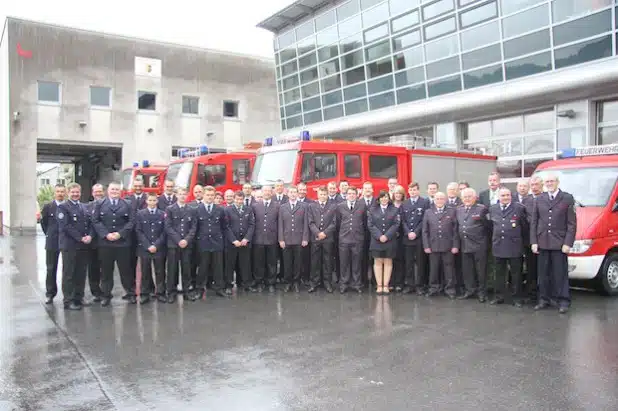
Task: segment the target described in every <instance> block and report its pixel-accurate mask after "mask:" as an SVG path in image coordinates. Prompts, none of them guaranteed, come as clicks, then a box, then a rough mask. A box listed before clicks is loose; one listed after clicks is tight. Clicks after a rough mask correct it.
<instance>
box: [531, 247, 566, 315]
mask: <svg viewBox="0 0 618 411" xmlns="http://www.w3.org/2000/svg"><path fill="white" fill-rule="evenodd" d="M568 270H569V266H568V256H567V255H566V254H564V253H563V252H562V250H539V266H538V274H539V302H546V303H548V302H550V301H551V300H552V299H553V300H556V302H557V303H558V305H560V306H561V307H568V306H569V305H571V290H570V289H569V271H568Z"/></svg>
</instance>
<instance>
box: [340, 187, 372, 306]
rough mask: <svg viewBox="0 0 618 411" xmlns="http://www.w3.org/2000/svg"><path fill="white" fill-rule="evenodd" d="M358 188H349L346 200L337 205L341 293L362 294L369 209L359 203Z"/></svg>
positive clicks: (361, 202) (362, 203)
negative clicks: (349, 290) (363, 253)
mask: <svg viewBox="0 0 618 411" xmlns="http://www.w3.org/2000/svg"><path fill="white" fill-rule="evenodd" d="M356 196H357V192H356V188H354V187H350V188H348V193H347V195H346V200H345V201H343V200H342V202H339V203H338V204H337V222H338V224H339V236H338V237H337V239H338V240H339V241H338V243H339V259H340V261H339V268H340V277H339V292H340V293H341V294H343V293H345V292H346V291H347V290H348V288H352V289H353V290H355V291H356V292H357V293H359V294H361V293H362V292H363V289H362V280H361V261H362V258H363V256H362V251H363V246H364V243H365V230H366V227H367V208H366V206H365V203H364V202H363V201H357V198H356Z"/></svg>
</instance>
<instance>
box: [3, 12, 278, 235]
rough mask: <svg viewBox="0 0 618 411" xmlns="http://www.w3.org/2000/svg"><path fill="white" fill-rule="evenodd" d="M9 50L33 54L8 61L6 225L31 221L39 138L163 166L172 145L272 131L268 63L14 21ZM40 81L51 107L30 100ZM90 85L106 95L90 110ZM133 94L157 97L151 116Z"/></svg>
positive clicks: (224, 141)
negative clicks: (14, 123)
mask: <svg viewBox="0 0 618 411" xmlns="http://www.w3.org/2000/svg"><path fill="white" fill-rule="evenodd" d="M7 43H8V47H9V49H11V50H15V49H16V47H17V44H18V43H19V44H20V45H21V47H22V48H23V49H24V50H27V51H31V52H32V57H31V58H23V57H20V56H17V55H13V54H11V57H10V59H9V66H10V67H9V69H10V73H11V93H10V105H11V110H10V111H20V112H21V113H22V121H21V123H20V127H19V128H14V129H13V132H12V135H11V146H10V149H11V152H12V153H13V158H14V160H13V161H12V162H11V169H10V173H11V176H12V179H13V182H14V183H16V184H14V185H13V186H12V187H11V192H10V198H11V208H12V210H13V211H14V213H13V214H12V216H11V219H10V224H11V226H14V227H19V226H32V227H34V224H35V221H34V218H33V217H32V216H34V201H32V199H33V198H34V195H35V192H36V175H35V169H36V167H35V164H36V152H37V151H36V144H37V140H38V141H39V142H42V141H44V142H46V143H54V142H55V143H58V144H61V145H68V144H93V145H98V146H100V145H109V146H115V147H117V146H121V147H122V150H123V155H122V166H123V167H127V166H130V165H131V164H132V163H133V162H134V161H141V160H144V159H148V160H150V161H151V162H153V163H158V162H168V161H169V160H170V157H171V152H172V147H173V146H174V147H178V146H181V147H186V146H189V147H190V146H196V145H199V144H208V145H209V146H211V147H216V148H237V147H240V146H242V144H243V143H245V142H248V141H253V140H262V139H263V138H264V137H265V136H267V135H273V134H276V133H278V131H279V129H280V119H279V111H278V102H277V93H276V86H275V81H274V63H273V62H272V61H270V60H267V59H262V58H256V57H250V56H240V55H235V54H230V53H222V52H215V51H208V50H201V49H194V48H188V47H181V46H175V45H166V44H160V43H154V42H149V41H145V40H137V39H130V38H123V37H119V36H111V35H104V34H100V33H92V32H86V31H81V30H75V29H70V28H62V27H56V26H51V25H45V24H40V23H34V22H27V21H22V20H16V19H8V41H7ZM136 57H144V58H149V59H158V60H160V61H161V72H162V74H161V77H160V78H154V77H148V76H138V75H136V72H135V58H136ZM38 81H51V82H58V83H60V103H59V104H48V103H40V102H39V101H38V97H37V87H38V85H37V82H38ZM91 86H100V87H109V88H111V107H109V108H100V107H96V108H95V107H91V106H90V87H91ZM140 90H141V91H148V92H153V93H156V95H157V98H156V111H153V112H144V111H141V110H138V106H137V94H138V91H140ZM183 95H187V96H195V97H198V98H199V106H200V111H199V114H198V115H187V114H183V113H182V96H183ZM224 100H231V101H237V102H238V117H237V118H232V119H229V118H224V116H223V102H224ZM80 123H85V126H80ZM207 133H212V137H211V138H207ZM30 202H31V203H33V206H32V207H31V208H32V210H31V209H30V207H29V206H28V204H29V203H30Z"/></svg>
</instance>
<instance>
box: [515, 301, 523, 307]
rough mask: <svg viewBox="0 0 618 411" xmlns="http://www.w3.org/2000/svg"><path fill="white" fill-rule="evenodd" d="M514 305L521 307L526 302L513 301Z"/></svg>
mask: <svg viewBox="0 0 618 411" xmlns="http://www.w3.org/2000/svg"><path fill="white" fill-rule="evenodd" d="M513 306H515V307H516V308H521V307H523V306H524V304H523V303H522V302H521V301H513Z"/></svg>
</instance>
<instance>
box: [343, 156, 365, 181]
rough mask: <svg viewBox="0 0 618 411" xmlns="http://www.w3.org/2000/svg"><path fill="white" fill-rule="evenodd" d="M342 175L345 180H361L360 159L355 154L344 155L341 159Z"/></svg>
mask: <svg viewBox="0 0 618 411" xmlns="http://www.w3.org/2000/svg"><path fill="white" fill-rule="evenodd" d="M343 164H344V169H343V174H344V175H345V176H346V177H347V178H361V158H360V156H359V155H357V154H346V155H345V156H344V157H343Z"/></svg>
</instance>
